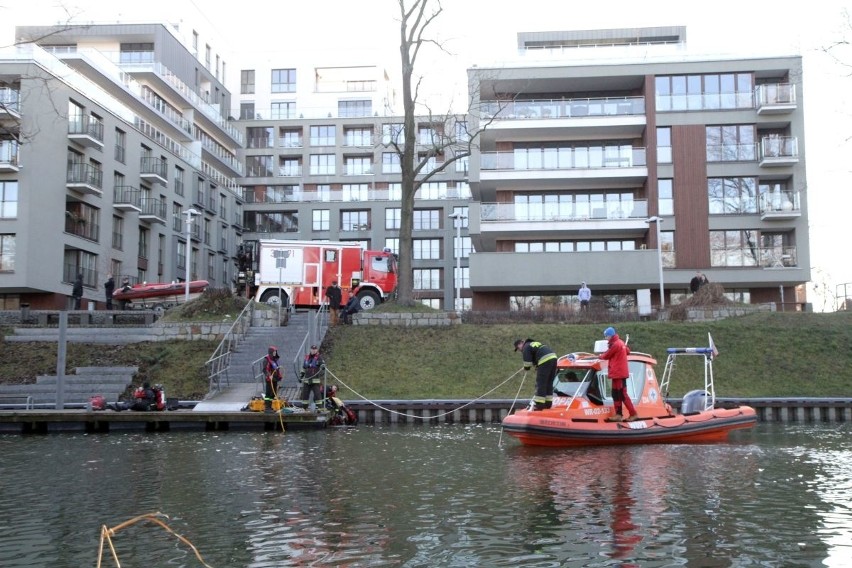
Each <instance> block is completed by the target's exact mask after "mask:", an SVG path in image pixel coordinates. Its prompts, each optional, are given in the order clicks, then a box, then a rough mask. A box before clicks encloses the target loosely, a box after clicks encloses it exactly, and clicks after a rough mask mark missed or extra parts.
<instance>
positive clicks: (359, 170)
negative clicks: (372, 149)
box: [343, 164, 373, 176]
mask: <svg viewBox="0 0 852 568" xmlns="http://www.w3.org/2000/svg"><path fill="white" fill-rule="evenodd" d="M343 175H345V176H371V175H373V166H372V165H363V164H344V165H343Z"/></svg>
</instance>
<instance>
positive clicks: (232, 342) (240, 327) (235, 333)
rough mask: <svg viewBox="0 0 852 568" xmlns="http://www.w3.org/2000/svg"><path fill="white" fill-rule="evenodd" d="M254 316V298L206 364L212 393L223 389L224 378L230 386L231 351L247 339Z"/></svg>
mask: <svg viewBox="0 0 852 568" xmlns="http://www.w3.org/2000/svg"><path fill="white" fill-rule="evenodd" d="M253 316H254V300H249V302H248V304H246V307H244V308H243V311H242V312H240V315H238V316H237V319H235V320H234V323H233V324H231V327H230V328H229V329H228V331H227V332H226V333H225V337H223V338H222V341H220V342H219V346H218V347H216V350H215V351H214V352H213V355H211V356H210V359H208V360H207V362H206V363H205V364H204V365H205V367H206V368H207V377H208V381H209V387H208V388H209V390H210V393H211V394H212V393H215V392H219V391H220V390H222V380H223V379H224V381H225V384H226V385H227V386H230V381H229V379H228V367H229V366H230V364H231V353H232V352H233V351H234V349H236V348H237V345H239V344H240V342H241V341H242V340H243V339H245V337H246V333H248V330H249V328H250V327H251V322H252V317H253Z"/></svg>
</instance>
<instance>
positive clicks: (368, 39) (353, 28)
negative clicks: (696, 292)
mask: <svg viewBox="0 0 852 568" xmlns="http://www.w3.org/2000/svg"><path fill="white" fill-rule="evenodd" d="M441 4H442V6H443V13H442V14H441V15H440V16H439V17H438V19H437V20H436V21H435V22H434V24H433V25H432V27H430V30H431V31H432V37H433V38H435V39H436V40H437V41H438V42H439V43H440V44H441V45H442V46H443V49H442V50H438V49H431V50H429V51H426V52H424V53H423V54H422V56H421V65H420V67H418V70H420V71H422V74H423V76H424V91H423V92H424V93H425V95H424V96H426V97H430V98H434V100H438V99H439V98H440V99H441V100H443V101H452V102H446V103H444V104H445V106H449V107H451V108H450V109H448V110H453V111H455V112H464V111H465V110H466V108H467V105H466V89H467V74H466V69H468V68H469V67H471V66H473V65H475V64H480V65H487V64H491V63H494V62H495V60H498V59H500V54H509V55H511V54H513V53H514V52H515V49H516V45H517V39H516V37H517V36H516V34H517V32H520V31H526V32H531V31H556V30H590V29H602V28H618V27H645V26H686V28H687V44H688V45H689V47H690V50H691V51H695V50H698V51H701V52H704V53H707V54H719V53H736V54H737V55H742V56H748V55H755V54H761V53H762V54H769V55H801V56H802V58H803V65H804V83H803V89H802V90H803V93H800V95H802V99H803V100H804V112H805V140H806V143H807V149H806V156H807V164H806V166H807V188H806V193H807V201H808V207H809V219H810V237H811V238H810V249H811V279H812V282H811V284H810V285H809V286H808V296H809V301H811V302H812V303H813V305H814V309H815V310H818V311H823V310H824V309H828V310H831V309H833V305H834V302H833V301H831V300H830V299H829V298H828V297H827V296H826V295H825V292H824V290H827V291H828V292H829V293H830V294H832V295H833V294H834V292H835V291H836V289H837V286H838V285H840V284H844V283H846V284H849V290H852V254H850V253H849V252H848V250H846V238H844V231H843V230H842V227H843V226H844V224H847V223H849V220H848V218H849V215H850V213H852V160H850V159H849V156H850V153H852V95H849V93H852V49H850V48H849V47H845V46H844V47H837V48H834V49H832V50H831V52H832V53H834V54H836V55H835V56H831V55H829V54H827V53H826V50H827V49H828V48H829V47H830V46H832V45H833V44H835V43H837V42H843V41H850V42H852V21H850V17H849V13H852V0H845V1H841V0H819V1H815V2H810V3H808V4H807V6H806V7H804V6H803V5H802V4H790V3H783V2H770V3H766V2H753V1H749V0H715V1H714V2H707V3H695V2H685V1H683V0H678V1H671V0H650V1H649V2H636V1H635V0H631V1H627V0H607V1H606V2H594V1H589V2H579V1H577V0H573V1H570V2H566V1H565V0H523V1H520V2H511V3H500V2H494V1H493V0H490V1H485V0H443V1H442V3H441ZM702 6H707V8H706V9H704V10H702V9H701V7H702ZM152 14H153V15H154V16H152ZM69 19H70V21H72V22H75V23H109V22H117V21H121V22H126V23H134V22H143V21H145V22H151V21H154V22H162V21H164V20H168V21H181V20H183V21H184V23H186V25H187V26H192V27H195V26H198V27H199V28H201V27H203V28H204V29H206V30H208V31H210V30H212V31H213V32H214V33H215V34H216V36H218V38H219V40H220V41H221V44H220V45H224V48H223V49H222V51H223V52H224V53H225V54H226V61H227V62H228V69H229V72H228V83H229V86H230V87H232V88H233V80H234V79H238V77H239V75H238V71H237V70H238V69H240V68H250V67H245V66H244V65H251V61H252V60H255V61H256V60H258V59H263V60H267V59H268V60H273V61H274V60H281V61H282V63H283V64H286V63H287V61H288V60H289V59H290V58H293V57H299V58H308V59H310V58H316V59H321V60H324V61H326V62H328V61H335V58H337V57H340V56H341V54H345V55H346V56H347V57H349V58H353V57H354V58H357V57H359V56H360V57H363V60H364V62H369V63H375V64H381V63H385V64H387V65H388V66H389V67H390V68H391V69H392V70H395V69H396V68H398V66H399V63H398V62H399V51H398V50H399V47H398V46H399V23H398V22H399V5H398V1H397V0H362V1H361V2H352V1H351V0H313V1H303V0H282V1H279V2H269V1H268V0H241V1H240V2H238V3H236V4H232V3H229V2H222V3H220V2H210V1H209V0H146V1H145V2H139V3H130V2H124V1H118V2H116V1H115V0H110V1H106V0H67V1H66V0H25V1H22V0H0V47H2V46H5V45H8V44H10V43H12V40H13V38H14V33H13V31H14V26H15V25H38V24H42V25H44V24H53V23H62V22H66V21H69ZM199 20H200V21H201V23H198V24H197V23H196V22H197V21H199ZM228 52H230V53H231V54H232V55H230V56H228V55H227V54H228ZM238 54H240V55H238ZM838 60H839V61H838ZM243 61H245V62H246V63H243ZM844 251H845V252H844Z"/></svg>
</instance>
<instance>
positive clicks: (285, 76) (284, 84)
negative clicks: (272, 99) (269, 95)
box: [272, 69, 296, 93]
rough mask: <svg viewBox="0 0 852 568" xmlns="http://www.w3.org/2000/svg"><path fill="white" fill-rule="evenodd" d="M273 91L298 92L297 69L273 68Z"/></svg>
mask: <svg viewBox="0 0 852 568" xmlns="http://www.w3.org/2000/svg"><path fill="white" fill-rule="evenodd" d="M272 92H273V93H295V92H296V70H295V69H273V70H272Z"/></svg>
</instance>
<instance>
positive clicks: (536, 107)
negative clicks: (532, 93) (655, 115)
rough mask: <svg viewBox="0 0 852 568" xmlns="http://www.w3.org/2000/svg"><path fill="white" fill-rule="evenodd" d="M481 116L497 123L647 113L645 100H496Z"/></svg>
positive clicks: (485, 108)
mask: <svg viewBox="0 0 852 568" xmlns="http://www.w3.org/2000/svg"><path fill="white" fill-rule="evenodd" d="M480 114H481V116H482V118H484V119H491V118H494V119H497V120H513V119H521V120H523V119H533V118H544V119H548V118H585V117H589V116H594V117H600V116H635V115H644V114H645V97H607V98H594V99H592V98H588V99H583V98H581V99H569V100H560V99H543V100H529V101H504V102H500V101H492V102H487V103H484V104H483V105H482V107H481V110H480Z"/></svg>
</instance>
